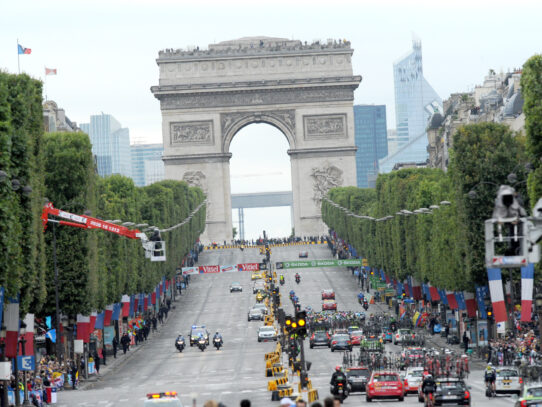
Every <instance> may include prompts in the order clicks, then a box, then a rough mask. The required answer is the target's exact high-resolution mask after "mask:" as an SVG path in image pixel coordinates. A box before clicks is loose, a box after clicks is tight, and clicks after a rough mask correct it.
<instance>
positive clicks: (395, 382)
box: [365, 371, 405, 403]
mask: <svg viewBox="0 0 542 407" xmlns="http://www.w3.org/2000/svg"><path fill="white" fill-rule="evenodd" d="M376 398H379V399H390V398H391V399H398V400H399V401H403V400H404V399H405V390H404V387H403V382H402V381H401V378H400V377H399V374H397V373H396V372H391V371H390V372H386V371H381V372H375V373H373V374H372V375H371V378H370V379H369V382H368V384H367V390H366V394H365V400H366V401H367V402H369V403H370V402H371V401H373V400H374V399H376Z"/></svg>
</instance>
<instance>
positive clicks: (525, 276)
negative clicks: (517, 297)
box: [521, 263, 534, 322]
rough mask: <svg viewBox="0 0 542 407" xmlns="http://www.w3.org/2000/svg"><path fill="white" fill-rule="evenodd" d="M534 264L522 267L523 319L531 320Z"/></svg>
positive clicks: (523, 320)
mask: <svg viewBox="0 0 542 407" xmlns="http://www.w3.org/2000/svg"><path fill="white" fill-rule="evenodd" d="M533 281H534V264H533V263H529V264H528V265H527V266H525V267H522V268H521V321H522V322H530V321H531V313H532V307H533Z"/></svg>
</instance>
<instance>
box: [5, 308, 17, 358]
mask: <svg viewBox="0 0 542 407" xmlns="http://www.w3.org/2000/svg"><path fill="white" fill-rule="evenodd" d="M4 324H5V326H6V347H5V350H4V352H5V354H6V356H7V357H8V358H14V357H15V356H17V342H18V341H19V300H18V299H8V301H7V304H5V306H4Z"/></svg>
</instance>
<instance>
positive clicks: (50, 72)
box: [45, 68, 56, 76]
mask: <svg viewBox="0 0 542 407" xmlns="http://www.w3.org/2000/svg"><path fill="white" fill-rule="evenodd" d="M47 75H56V68H45V76H47Z"/></svg>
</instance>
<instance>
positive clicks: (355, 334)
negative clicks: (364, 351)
mask: <svg viewBox="0 0 542 407" xmlns="http://www.w3.org/2000/svg"><path fill="white" fill-rule="evenodd" d="M350 338H351V339H350V340H351V341H352V345H359V344H360V343H361V338H363V331H352V332H351V333H350Z"/></svg>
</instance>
